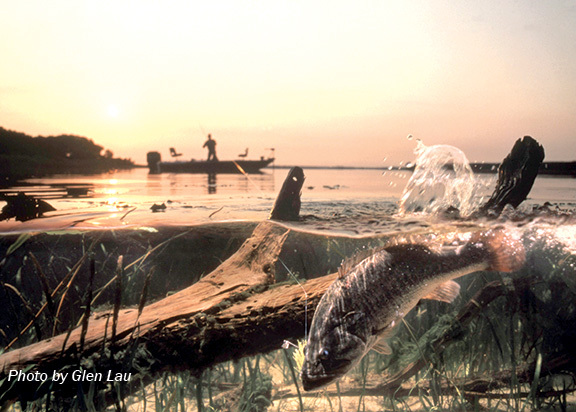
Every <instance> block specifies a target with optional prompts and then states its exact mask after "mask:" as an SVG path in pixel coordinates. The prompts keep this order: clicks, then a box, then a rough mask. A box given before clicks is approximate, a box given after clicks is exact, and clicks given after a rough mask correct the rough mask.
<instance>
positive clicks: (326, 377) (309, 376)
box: [300, 359, 352, 391]
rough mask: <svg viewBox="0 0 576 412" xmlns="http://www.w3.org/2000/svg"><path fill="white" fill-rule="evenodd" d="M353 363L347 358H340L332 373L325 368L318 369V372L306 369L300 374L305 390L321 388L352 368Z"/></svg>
mask: <svg viewBox="0 0 576 412" xmlns="http://www.w3.org/2000/svg"><path fill="white" fill-rule="evenodd" d="M351 364H352V362H350V361H349V360H347V359H346V360H344V359H343V360H340V361H339V362H338V366H337V367H336V368H334V369H331V371H330V373H327V372H326V370H325V369H324V368H322V369H321V370H322V372H320V371H316V372H317V373H310V372H311V371H310V370H306V369H304V370H302V373H301V374H300V377H301V379H302V386H303V387H304V390H305V391H313V390H316V389H321V388H323V387H324V386H326V385H329V384H331V383H332V382H334V381H335V380H337V379H338V378H340V377H341V376H343V375H344V374H345V373H346V372H347V371H348V370H349V369H350V367H349V366H350V365H351Z"/></svg>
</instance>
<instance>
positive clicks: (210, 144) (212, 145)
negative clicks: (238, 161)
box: [202, 134, 218, 162]
mask: <svg viewBox="0 0 576 412" xmlns="http://www.w3.org/2000/svg"><path fill="white" fill-rule="evenodd" d="M202 147H207V148H208V161H210V160H212V161H214V162H217V161H218V157H216V140H214V139H212V135H210V134H209V135H208V140H206V142H205V143H204V146H202Z"/></svg>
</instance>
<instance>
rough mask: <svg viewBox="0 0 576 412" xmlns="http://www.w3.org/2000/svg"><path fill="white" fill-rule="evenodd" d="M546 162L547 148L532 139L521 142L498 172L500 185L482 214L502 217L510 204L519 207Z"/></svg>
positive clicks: (527, 138)
mask: <svg viewBox="0 0 576 412" xmlns="http://www.w3.org/2000/svg"><path fill="white" fill-rule="evenodd" d="M543 160H544V148H543V147H542V146H541V145H540V144H539V143H538V142H537V141H536V140H534V139H533V138H532V137H530V136H524V138H523V139H518V140H517V141H516V143H515V144H514V147H512V151H511V152H510V154H508V156H506V158H505V159H504V160H503V161H502V164H501V165H500V168H499V170H498V183H497V184H496V189H494V193H493V194H492V196H491V197H490V199H488V201H487V202H486V203H485V204H484V205H482V206H481V208H480V214H482V215H499V214H500V213H501V212H502V210H503V209H504V207H505V206H506V205H510V206H512V207H517V206H518V205H519V204H520V203H522V202H523V201H524V200H525V199H526V197H527V196H528V194H529V193H530V190H531V189H532V186H533V185H534V180H535V179H536V176H537V175H538V169H539V168H540V165H541V164H542V161H543Z"/></svg>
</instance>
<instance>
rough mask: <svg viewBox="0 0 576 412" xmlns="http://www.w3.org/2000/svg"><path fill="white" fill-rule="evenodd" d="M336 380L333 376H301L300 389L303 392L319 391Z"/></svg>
mask: <svg viewBox="0 0 576 412" xmlns="http://www.w3.org/2000/svg"><path fill="white" fill-rule="evenodd" d="M335 379H336V376H334V375H315V376H311V375H305V374H302V387H303V388H304V390H305V391H307V392H308V391H313V390H316V389H321V388H323V387H324V386H326V385H328V384H330V383H332V382H333V381H334V380H335Z"/></svg>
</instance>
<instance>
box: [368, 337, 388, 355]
mask: <svg viewBox="0 0 576 412" xmlns="http://www.w3.org/2000/svg"><path fill="white" fill-rule="evenodd" d="M372 349H373V350H375V351H376V352H378V353H380V354H382V355H390V354H391V353H392V348H391V347H390V345H389V344H388V339H386V338H380V339H378V340H377V341H376V343H375V344H374V346H372Z"/></svg>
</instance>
